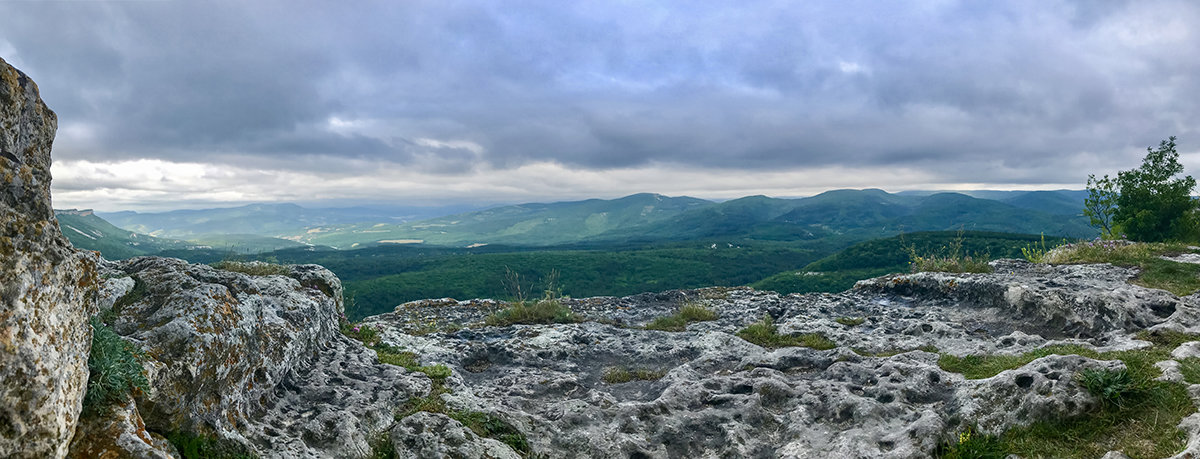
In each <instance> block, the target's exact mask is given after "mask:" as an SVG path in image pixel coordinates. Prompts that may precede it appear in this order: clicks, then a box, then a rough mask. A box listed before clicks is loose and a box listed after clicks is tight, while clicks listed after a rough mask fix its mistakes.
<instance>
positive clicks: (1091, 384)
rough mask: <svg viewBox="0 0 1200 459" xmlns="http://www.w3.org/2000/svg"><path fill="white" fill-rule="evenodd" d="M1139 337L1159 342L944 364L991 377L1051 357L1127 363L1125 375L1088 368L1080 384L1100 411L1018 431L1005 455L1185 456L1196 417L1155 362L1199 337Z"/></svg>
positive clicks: (1007, 439)
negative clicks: (1187, 423)
mask: <svg viewBox="0 0 1200 459" xmlns="http://www.w3.org/2000/svg"><path fill="white" fill-rule="evenodd" d="M1139 338H1142V339H1146V340H1148V341H1151V342H1152V343H1154V346H1152V347H1150V348H1144V349H1135V350H1128V351H1116V352H1106V353H1097V352H1095V351H1092V350H1090V349H1086V348H1081V347H1078V346H1051V347H1047V348H1043V349H1038V350H1036V351H1032V352H1029V353H1026V354H1022V355H1019V356H967V357H962V358H957V357H952V356H946V355H943V356H942V359H941V360H939V362H938V364H939V365H940V366H941V367H942V368H943V369H945V370H947V371H957V372H961V373H963V375H964V376H966V377H968V378H986V377H990V376H994V375H995V374H998V373H999V372H1000V371H1003V370H1007V369H1012V368H1017V367H1020V366H1022V365H1025V364H1026V363H1029V362H1030V361H1032V360H1034V359H1036V358H1038V357H1042V356H1045V355H1050V354H1077V355H1082V356H1085V357H1090V358H1093V359H1100V360H1121V361H1122V362H1124V363H1125V366H1126V369H1125V370H1124V371H1103V370H1085V371H1081V372H1080V373H1079V375H1078V376H1077V378H1078V379H1077V381H1078V382H1079V384H1080V385H1081V386H1083V387H1085V388H1087V389H1088V390H1089V392H1091V393H1092V394H1094V395H1095V396H1097V397H1098V398H1100V399H1101V400H1104V403H1103V404H1102V405H1101V407H1100V408H1098V409H1096V410H1094V411H1092V412H1090V413H1087V414H1085V415H1082V416H1076V417H1072V418H1066V419H1046V420H1042V421H1038V422H1036V423H1034V424H1031V425H1030V426H1028V427H1023V428H1014V429H1010V430H1008V431H1007V432H1005V433H1004V434H1003V435H1001V436H1000V440H1001V442H1002V444H1003V446H1004V448H1003V451H1004V452H1006V453H1012V454H1018V455H1020V456H1022V457H1055V458H1094V457H1100V456H1102V455H1104V453H1105V452H1107V451H1110V450H1120V451H1123V452H1124V453H1126V454H1128V455H1130V456H1132V457H1166V456H1171V455H1173V454H1175V453H1177V452H1179V451H1180V450H1181V449H1182V448H1183V446H1184V442H1185V440H1186V435H1185V434H1184V433H1183V432H1182V431H1180V430H1179V429H1178V428H1177V425H1178V424H1179V421H1180V420H1181V419H1183V417H1184V416H1187V415H1189V414H1191V413H1193V412H1195V407H1193V406H1192V403H1191V400H1190V398H1189V397H1188V394H1187V390H1186V389H1185V388H1184V386H1183V385H1181V384H1176V383H1167V382H1163V381H1155V380H1154V378H1157V377H1158V376H1160V375H1161V372H1160V371H1159V370H1158V368H1156V367H1155V366H1154V364H1155V363H1156V362H1159V361H1162V360H1166V359H1168V358H1170V352H1171V350H1172V349H1174V348H1175V347H1176V346H1177V345H1178V343H1180V342H1186V341H1193V340H1195V339H1196V337H1195V336H1193V335H1186V334H1182V333H1172V332H1161V333H1153V334H1151V333H1144V334H1142V335H1141V336H1139Z"/></svg>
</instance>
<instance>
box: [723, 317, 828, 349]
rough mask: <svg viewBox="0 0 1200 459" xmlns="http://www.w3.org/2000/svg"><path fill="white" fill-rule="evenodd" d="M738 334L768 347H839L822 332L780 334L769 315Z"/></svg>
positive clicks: (742, 337)
mask: <svg viewBox="0 0 1200 459" xmlns="http://www.w3.org/2000/svg"><path fill="white" fill-rule="evenodd" d="M737 336H738V337H739V338H741V339H744V340H746V341H749V342H751V343H754V344H757V345H759V346H762V347H767V348H778V347H791V346H803V347H809V348H813V349H817V350H826V349H833V348H835V347H837V344H835V343H834V342H833V341H830V340H829V338H826V337H825V335H822V334H820V333H806V334H803V335H780V334H779V329H778V327H776V326H775V322H774V320H773V319H771V316H769V315H767V316H763V320H761V321H759V322H755V323H752V324H750V325H748V326H746V328H743V329H741V330H740V331H738V332H737Z"/></svg>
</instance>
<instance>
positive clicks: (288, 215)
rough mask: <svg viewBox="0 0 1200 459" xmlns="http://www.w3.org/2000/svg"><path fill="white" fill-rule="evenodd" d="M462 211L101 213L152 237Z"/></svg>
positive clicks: (293, 229) (290, 230)
mask: <svg viewBox="0 0 1200 459" xmlns="http://www.w3.org/2000/svg"><path fill="white" fill-rule="evenodd" d="M460 209H461V207H459V206H453V207H417V206H353V207H342V208H307V207H301V206H298V205H296V204H249V205H245V206H239V207H227V208H215V209H197V210H173V211H169V212H153V213H140V212H132V211H125V212H112V213H103V212H101V213H100V214H99V215H100V216H101V217H102V218H104V219H106V220H108V221H109V222H111V223H112V224H114V225H116V226H119V227H122V228H125V229H128V230H131V231H136V232H139V233H143V234H150V235H154V236H163V237H174V238H188V239H190V238H193V237H197V236H201V235H212V234H243V235H259V236H270V237H278V236H294V235H297V234H303V233H304V232H305V231H306V230H307V229H309V228H314V227H319V226H326V225H344V224H352V223H365V222H370V223H401V222H408V221H416V220H420V219H425V218H432V217H436V216H441V215H445V214H446V213H449V212H451V211H458V210H460Z"/></svg>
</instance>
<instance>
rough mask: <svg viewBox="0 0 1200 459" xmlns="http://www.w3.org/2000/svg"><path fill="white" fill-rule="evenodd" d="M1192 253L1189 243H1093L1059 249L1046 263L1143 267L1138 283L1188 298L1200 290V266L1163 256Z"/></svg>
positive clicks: (1135, 281) (1048, 257) (1049, 256)
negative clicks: (1187, 296)
mask: <svg viewBox="0 0 1200 459" xmlns="http://www.w3.org/2000/svg"><path fill="white" fill-rule="evenodd" d="M1190 252H1193V250H1192V249H1190V248H1188V246H1187V244H1183V243H1178V242H1154V243H1133V242H1128V241H1121V240H1116V241H1112V240H1107V241H1106V240H1093V241H1087V242H1080V243H1076V244H1068V245H1065V246H1062V247H1059V248H1057V249H1055V250H1054V251H1053V252H1052V253H1050V254H1049V255H1047V256H1046V260H1047V261H1048V262H1050V263H1055V264H1082V263H1111V264H1114V265H1117V266H1126V267H1137V268H1141V274H1140V275H1139V276H1138V278H1137V279H1134V281H1133V283H1134V284H1137V285H1141V286H1143V287H1147V288H1157V289H1163V290H1166V291H1168V292H1171V293H1173V294H1175V295H1178V296H1184V295H1190V294H1192V293H1195V292H1196V291H1197V290H1200V265H1197V264H1193V263H1178V262H1174V261H1170V260H1164V259H1162V258H1160V257H1163V256H1171V255H1178V254H1181V253H1190Z"/></svg>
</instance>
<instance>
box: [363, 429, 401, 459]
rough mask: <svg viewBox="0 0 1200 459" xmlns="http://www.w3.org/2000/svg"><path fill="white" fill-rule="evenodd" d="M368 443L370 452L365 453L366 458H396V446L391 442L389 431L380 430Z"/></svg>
mask: <svg viewBox="0 0 1200 459" xmlns="http://www.w3.org/2000/svg"><path fill="white" fill-rule="evenodd" d="M370 445H371V453H370V454H368V455H367V459H396V446H395V444H394V443H392V433H391V432H389V431H386V430H385V431H383V432H380V433H379V435H377V436H375V438H374V439H372V440H371V442H370Z"/></svg>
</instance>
